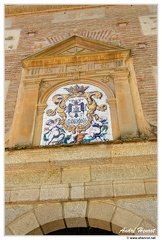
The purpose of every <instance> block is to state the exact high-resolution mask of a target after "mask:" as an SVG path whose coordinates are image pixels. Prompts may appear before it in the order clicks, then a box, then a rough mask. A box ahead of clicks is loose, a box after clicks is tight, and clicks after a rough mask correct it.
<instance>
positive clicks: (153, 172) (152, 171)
mask: <svg viewBox="0 0 162 240" xmlns="http://www.w3.org/2000/svg"><path fill="white" fill-rule="evenodd" d="M147 168H148V178H157V165H155V164H152V165H148V166H147Z"/></svg>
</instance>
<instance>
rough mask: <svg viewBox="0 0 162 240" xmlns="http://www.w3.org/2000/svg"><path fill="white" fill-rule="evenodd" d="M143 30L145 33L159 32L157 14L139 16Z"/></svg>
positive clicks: (153, 33) (147, 34)
mask: <svg viewBox="0 0 162 240" xmlns="http://www.w3.org/2000/svg"><path fill="white" fill-rule="evenodd" d="M139 20H140V23H141V27H142V32H143V34H144V35H146V36H149V35H155V34H157V16H156V15H147V16H141V17H139Z"/></svg>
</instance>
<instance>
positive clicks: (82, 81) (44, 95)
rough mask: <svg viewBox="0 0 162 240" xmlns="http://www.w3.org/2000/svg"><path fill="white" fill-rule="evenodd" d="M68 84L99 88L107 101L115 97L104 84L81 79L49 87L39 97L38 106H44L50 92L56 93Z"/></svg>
mask: <svg viewBox="0 0 162 240" xmlns="http://www.w3.org/2000/svg"><path fill="white" fill-rule="evenodd" d="M70 84H90V85H93V86H96V87H98V88H100V89H101V90H102V91H103V92H105V94H106V95H107V98H108V99H114V98H115V95H114V93H113V91H112V90H111V88H110V87H109V86H108V85H105V83H102V82H98V81H96V80H92V79H89V78H85V79H82V80H80V81H78V80H65V81H63V82H59V83H57V84H55V85H53V86H51V87H49V88H48V89H47V90H46V91H45V92H44V93H43V95H42V96H41V97H40V99H39V103H40V104H45V103H46V101H47V99H48V97H49V96H50V95H51V94H52V92H54V91H56V90H57V89H59V88H61V87H63V86H67V85H70Z"/></svg>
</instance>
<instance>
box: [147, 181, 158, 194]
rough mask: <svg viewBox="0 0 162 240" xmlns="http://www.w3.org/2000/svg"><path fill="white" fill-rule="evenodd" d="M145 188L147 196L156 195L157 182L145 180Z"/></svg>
mask: <svg viewBox="0 0 162 240" xmlns="http://www.w3.org/2000/svg"><path fill="white" fill-rule="evenodd" d="M145 188H146V193H147V194H157V181H156V180H154V181H153V180H150V181H149V180H146V181H145Z"/></svg>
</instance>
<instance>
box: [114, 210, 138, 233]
mask: <svg viewBox="0 0 162 240" xmlns="http://www.w3.org/2000/svg"><path fill="white" fill-rule="evenodd" d="M141 222H142V218H141V217H139V216H137V215H135V214H133V213H132V212H130V211H127V210H125V209H122V208H119V207H118V208H117V209H116V211H115V213H114V215H113V218H112V221H111V223H112V231H113V232H114V233H116V234H120V235H121V233H122V232H121V231H120V230H121V229H123V228H126V229H129V228H131V229H135V228H137V227H138V226H139V224H140V223H141ZM126 235H127V234H126ZM129 235H131V234H129Z"/></svg>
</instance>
